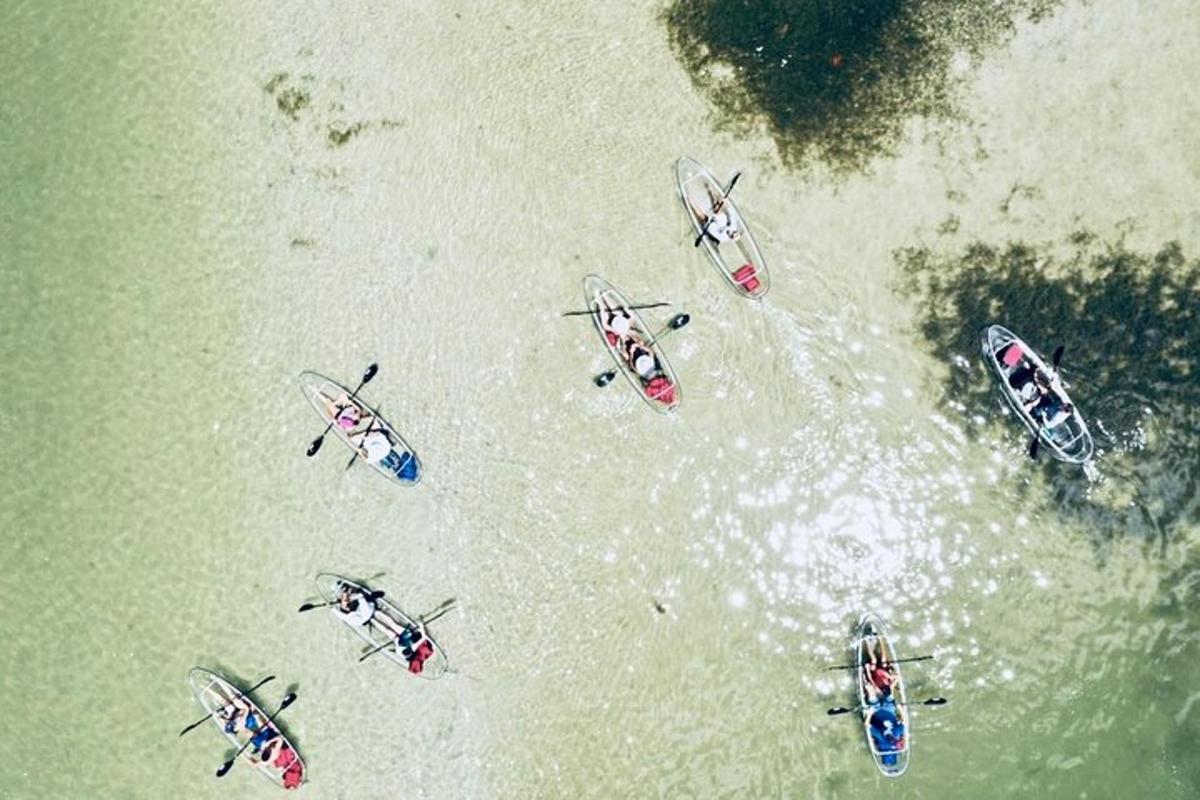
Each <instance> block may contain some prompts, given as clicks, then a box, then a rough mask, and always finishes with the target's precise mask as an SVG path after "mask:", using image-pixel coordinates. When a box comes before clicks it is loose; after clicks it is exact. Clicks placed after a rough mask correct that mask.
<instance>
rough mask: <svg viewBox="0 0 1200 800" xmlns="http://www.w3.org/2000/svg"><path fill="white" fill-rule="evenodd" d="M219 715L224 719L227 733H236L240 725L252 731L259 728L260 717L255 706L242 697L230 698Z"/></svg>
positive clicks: (245, 729)
mask: <svg viewBox="0 0 1200 800" xmlns="http://www.w3.org/2000/svg"><path fill="white" fill-rule="evenodd" d="M217 715H218V716H219V717H220V718H221V720H222V721H224V723H225V732H226V733H233V734H236V733H237V732H238V728H239V727H240V728H241V729H242V730H244V731H249V732H251V733H253V732H254V731H257V730H258V726H259V719H258V716H257V715H256V713H255V711H254V708H253V706H251V705H250V704H249V703H247V702H246V701H245V700H243V699H242V698H240V697H234V698H232V699H230V701H229V703H228V704H227V705H225V707H224V708H222V709H221V710H220V711H218V712H217Z"/></svg>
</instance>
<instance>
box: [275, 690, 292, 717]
mask: <svg viewBox="0 0 1200 800" xmlns="http://www.w3.org/2000/svg"><path fill="white" fill-rule="evenodd" d="M294 702H296V693H295V692H288V695H287V697H285V698H283V702H281V703H280V704H279V708H278V709H276V710H275V713H276V714H278V713H279V712H280V711H283V710H284V709H285V708H287V707H288V706H290V705H291V704H292V703H294Z"/></svg>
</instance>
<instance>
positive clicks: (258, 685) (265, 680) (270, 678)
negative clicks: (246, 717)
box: [179, 675, 275, 736]
mask: <svg viewBox="0 0 1200 800" xmlns="http://www.w3.org/2000/svg"><path fill="white" fill-rule="evenodd" d="M273 680H275V676H274V675H268V676H267V677H265V678H263V679H262V680H261V681H259V682H258V683H256V684H254V685H253V686H251V687H250V688H249V689H247V690H246V691H244V692H242V693H240V694H239V695H238V696H237V697H235V698H234V700H240V699H242V698H243V697H245V696H246V695H248V694H250V693H251V692H253V691H254V690H255V689H258V688H261V687H262V686H264V685H265V684H267V683H270V682H271V681H273ZM218 710H219V709H218ZM215 713H217V712H216V711H210V712H208V713H207V714H205V715H204V716H203V717H201V718H200V719H198V720H196V721H195V722H193V723H192V724H191V725H188V726H187V727H186V728H184V729H183V730H181V731H180V732H179V735H180V736H183V735H184V734H185V733H187V732H188V731H190V730H194V729H195V728H196V726H197V725H202V724H203V723H204V721H205V720H207V719H208V718H209V717H211V716H212V715H213V714H215Z"/></svg>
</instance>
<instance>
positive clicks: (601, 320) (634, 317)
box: [583, 275, 683, 414]
mask: <svg viewBox="0 0 1200 800" xmlns="http://www.w3.org/2000/svg"><path fill="white" fill-rule="evenodd" d="M583 298H584V302H585V303H587V306H588V308H589V309H590V310H591V312H592V314H591V317H592V323H593V324H594V325H595V326H596V332H597V333H599V334H600V338H601V340H602V341H603V342H604V347H605V349H606V350H608V354H609V355H610V356H612V360H613V363H615V364H616V365H617V371H618V372H620V373H621V374H622V375H624V376H625V379H626V380H627V381H629V385H630V386H632V387H633V388H634V391H636V392H637V394H638V396H639V397H641V398H642V400H644V401H645V402H646V405H648V406H650V407H651V408H653V409H654V410H655V411H657V412H659V413H661V414H666V413H667V412H669V411H674V410H675V409H676V408H678V407H679V403H680V402H681V400H682V399H683V398H682V394H681V393H680V390H679V381H678V380H677V379H676V378H675V370H673V369H672V368H671V362H670V361H668V360H667V354H666V353H665V352H663V349H662V347H661V346H660V345H659V344H658V342H654V341H653V339H654V335H655V332H654V331H652V330H650V328H649V327H647V326H646V322H645V320H643V319H642V317H641V315H640V314H638V312H637V311H636V310H633V309H630V308H629V302H628V301H627V300H626V299H625V296H624V295H623V294H621V292H620V291H618V290H617V288H616V287H614V286H613V285H612V284H610V283H608V281H606V280H604V279H603V278H601V277H599V276H598V275H588V276H587V277H586V278H584V279H583ZM620 310H623V311H624V312H625V314H627V315H628V316H629V318H630V320H631V322H630V330H629V335H630V336H633V337H636V338H637V339H638V340H640V341H641V343H642V344H646V343H651V342H652V343H651V344H650V345H649V350H650V351H651V352H652V353H653V355H654V359H655V362H656V364H655V371H654V372H653V373H652V374H651V375H650V377H649V378H643V377H642V376H641V375H639V374H638V373H637V371H636V370H635V369H634V368H633V366H632V365H631V364H630V363H629V361H628V360H627V359H626V358H625V355H624V353H623V351H622V347H623V343H624V341H626V340H623V339H619V338H618V339H617V340H616V341H614V338H615V337H616V335H615V334H614V333H612V332H610V331H608V330H607V329H606V327H605V317H606V315H607V313H608V312H610V311H620ZM664 381H665V382H664ZM664 387H666V388H664Z"/></svg>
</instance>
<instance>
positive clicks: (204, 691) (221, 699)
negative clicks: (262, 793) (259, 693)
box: [188, 667, 308, 788]
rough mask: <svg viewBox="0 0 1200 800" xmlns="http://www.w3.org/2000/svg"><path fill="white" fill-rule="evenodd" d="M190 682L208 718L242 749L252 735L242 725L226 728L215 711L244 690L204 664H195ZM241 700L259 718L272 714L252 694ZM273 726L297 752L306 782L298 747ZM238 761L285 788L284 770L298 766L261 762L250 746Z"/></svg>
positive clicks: (293, 750) (190, 673) (231, 741)
mask: <svg viewBox="0 0 1200 800" xmlns="http://www.w3.org/2000/svg"><path fill="white" fill-rule="evenodd" d="M188 683H190V684H191V686H192V694H193V695H195V697H196V702H197V703H199V704H200V707H201V708H203V709H204V710H205V711H206V712H208V713H209V714H210V715H211V716H210V717H209V718H210V719H211V720H212V721H213V724H214V725H216V726H217V730H218V731H219V732H220V733H221V735H222V736H224V737H225V738H226V739H228V740H229V743H230V745H232V746H233V747H234V748H241V746H242V745H244V744H245V743H246V742H248V741H249V740H250V739H251V737H252V735H253V734H251V733H250V732H249V731H247V730H245V729H244V728H243V727H242V726H240V725H239V726H238V727H237V730H236V731H235V732H234V733H229V732H227V731H226V730H225V723H224V721H223V720H222V719H221V718H220V715H219V714H217V713H215V712H217V711H219V710H220V709H222V708H224V707H226V706H228V705H229V703H230V701H231V700H232V699H233V698H238V696H239V695H241V693H242V690H241V689H239V688H238V687H236V686H234V685H233V684H232V683H230V682H229V681H228V680H226V679H225V678H223V677H221V676H220V675H218V674H217V673H215V672H212V671H211V670H207V669H204V668H203V667H195V668H193V669H192V671H191V672H189V673H188ZM238 699H239V702H241V703H244V704H245V705H247V706H249V707H250V708H252V709H254V713H255V714H256V715H257V716H258V718H259V720H260V721H265V720H266V719H267V717H268V716H270V715H269V714H266V713H265V712H264V711H263V710H262V709H261V708H259V707H258V704H257V703H255V702H254V701H253V700H251V699H250V698H249V697H240V698H238ZM272 727H273V728H275V730H276V731H278V732H279V738H280V739H282V741H283V744H285V745H286V746H287V747H288V748H290V749H291V751H292V752H293V753H295V756H296V762H295V763H299V764H300V783H303V782H304V780H306V779H307V777H308V773H307V767H306V766H305V765H304V762H303V761H302V760H301V759H300V753H299V752H297V751H296V748H295V747H294V746H293V745H292V743H291V741H289V740H288V738H287V737H286V736H284V735H283V731H281V730H279V727H278V725H275V723H272ZM276 747H278V746H276ZM274 752H275V753H278V752H279V751H278V750H277V749H276V750H275V751H274ZM238 760H239V761H246V762H248V763H251V764H253V765H254V767H255V768H256V769H257V770H258V771H259V772H260V773H262V774H263V776H264V777H266V778H267V779H268V780H270V781H271V782H272V783H274V784H276V785H277V786H279V787H281V788H283V787H284V779H283V775H284V772H286V771H288V770H294V769H295V767H294V766H292V765H290V764H289V766H287V767H277V766H275V765H274V764H273V763H271V762H269V761H258V760H256V757H255V756H254V755H253V754H251V752H250V749H249V748H247V749H246V752H244V753H243V754H242V755H241V756H240V757H239V759H238ZM293 788H295V787H293Z"/></svg>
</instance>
